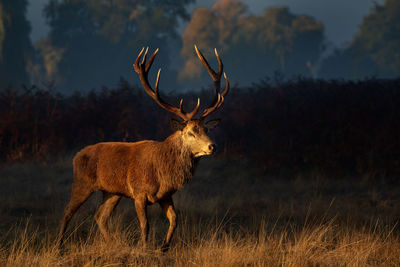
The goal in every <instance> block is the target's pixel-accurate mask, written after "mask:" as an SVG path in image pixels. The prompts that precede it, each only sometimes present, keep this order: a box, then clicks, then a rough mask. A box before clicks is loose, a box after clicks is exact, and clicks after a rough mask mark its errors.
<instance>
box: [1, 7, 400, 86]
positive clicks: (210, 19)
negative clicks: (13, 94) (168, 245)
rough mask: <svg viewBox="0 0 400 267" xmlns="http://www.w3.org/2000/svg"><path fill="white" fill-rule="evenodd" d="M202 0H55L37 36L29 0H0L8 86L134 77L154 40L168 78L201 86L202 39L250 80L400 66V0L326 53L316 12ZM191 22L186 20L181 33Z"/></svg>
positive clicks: (352, 74) (351, 75) (381, 72)
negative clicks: (202, 1)
mask: <svg viewBox="0 0 400 267" xmlns="http://www.w3.org/2000/svg"><path fill="white" fill-rule="evenodd" d="M193 2H194V0H180V1H176V0H170V1H158V0H151V1H149V0H118V1H115V0H106V1H92V0H49V2H48V4H47V5H46V7H45V9H44V11H43V12H44V13H43V14H44V16H45V18H46V22H47V24H48V26H49V27H50V32H49V34H48V36H47V37H45V38H43V39H41V40H39V41H37V42H36V43H34V44H32V43H31V41H30V38H29V34H30V24H29V22H28V21H27V19H26V7H27V4H28V2H27V0H13V1H8V0H0V88H5V87H8V86H10V85H15V86H19V85H20V84H25V85H27V86H28V85H29V84H39V85H42V84H43V83H47V82H51V81H55V82H56V84H57V87H58V88H59V89H61V90H62V91H63V92H67V93H73V92H74V91H86V92H87V91H89V90H90V89H92V88H100V87H101V86H102V85H107V86H112V85H115V84H116V83H117V81H118V80H119V78H120V77H124V78H125V79H127V80H129V81H130V82H131V83H134V82H135V81H136V80H135V79H136V76H135V75H133V72H132V63H133V60H134V57H135V56H136V54H137V52H138V51H139V50H140V48H141V47H142V46H143V45H151V47H154V48H156V47H160V48H161V51H162V52H161V53H159V58H158V62H160V63H159V64H160V65H161V66H163V74H164V75H163V84H165V85H166V88H169V89H170V90H176V89H177V88H182V87H183V86H184V85H186V86H189V87H188V89H193V88H195V87H194V85H195V84H196V85H197V84H198V82H199V81H202V79H203V76H204V75H205V73H204V71H203V70H202V68H201V65H200V64H199V62H197V59H196V58H195V56H194V53H193V45H194V44H195V43H197V44H198V46H199V47H201V48H202V49H203V51H205V54H207V53H212V48H214V47H217V48H218V49H219V51H220V54H221V57H222V58H223V59H224V62H225V63H226V64H225V65H226V70H227V73H229V74H230V78H231V80H232V81H233V82H237V83H239V84H242V85H245V84H247V85H248V84H251V83H252V82H256V81H258V80H260V79H262V78H265V77H267V76H273V75H274V73H276V72H279V73H282V75H284V76H285V77H288V78H292V77H294V76H298V75H302V76H306V77H314V78H315V77H318V78H327V79H332V78H343V79H361V78H364V77H366V76H368V77H384V78H393V77H397V76H398V75H399V73H400V59H399V49H398V47H400V45H399V42H400V41H399V40H400V37H399V35H398V28H399V25H400V20H399V18H400V1H399V0H386V1H385V2H384V3H382V4H375V6H374V8H373V9H372V10H371V12H370V14H368V15H367V16H365V18H364V20H363V22H362V24H361V26H360V30H359V33H358V34H357V35H356V36H355V37H354V39H353V41H352V42H351V43H350V44H349V45H347V46H345V47H341V48H337V49H336V50H335V51H334V53H333V54H331V55H330V56H328V57H327V58H325V59H324V58H322V57H321V55H322V54H323V53H324V52H325V50H326V46H327V40H326V39H325V36H324V26H323V25H322V23H321V22H318V21H317V20H316V19H315V18H313V17H311V16H308V15H299V14H293V13H292V12H291V11H290V10H289V9H288V8H287V7H283V6H278V7H271V8H267V9H266V10H265V11H264V12H263V13H262V14H260V15H254V14H250V13H249V12H248V11H247V6H246V5H245V2H242V1H238V0H220V1H217V2H216V3H215V4H214V5H213V6H212V7H211V8H201V7H200V8H197V9H195V10H194V11H193V13H192V14H189V13H188V11H187V7H188V5H190V4H192V3H193ZM182 23H187V26H186V28H185V29H184V31H183V33H182V34H181V33H180V31H179V30H178V28H179V26H180V25H182ZM207 49H208V50H209V51H207ZM179 65H183V66H184V67H183V68H181V69H178V68H177V67H176V66H179ZM164 66H168V67H165V68H164ZM174 66H175V67H174ZM197 87H198V86H196V88H197Z"/></svg>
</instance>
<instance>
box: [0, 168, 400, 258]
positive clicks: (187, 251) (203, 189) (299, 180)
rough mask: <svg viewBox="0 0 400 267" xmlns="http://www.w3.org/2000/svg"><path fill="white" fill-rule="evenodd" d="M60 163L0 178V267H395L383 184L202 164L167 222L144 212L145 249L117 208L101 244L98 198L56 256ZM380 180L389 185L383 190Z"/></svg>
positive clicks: (62, 184) (395, 232)
mask: <svg viewBox="0 0 400 267" xmlns="http://www.w3.org/2000/svg"><path fill="white" fill-rule="evenodd" d="M70 171H71V168H70V165H69V163H68V161H62V162H58V163H55V164H53V165H52V166H41V165H34V164H31V165H30V164H24V165H12V166H2V167H1V169H0V188H1V195H0V201H1V202H0V210H1V215H0V221H1V225H0V234H1V235H0V266H399V265H400V236H399V227H398V225H397V222H398V219H399V218H400V216H399V208H398V207H399V202H400V201H399V196H398V192H399V188H400V186H399V185H398V184H397V183H394V182H393V179H389V180H388V179H383V178H380V177H375V176H374V177H372V175H370V176H364V177H358V178H353V179H347V178H346V177H341V178H340V179H332V178H329V177H327V176H324V175H323V174H321V173H319V172H316V171H314V172H311V173H303V174H301V175H298V176H296V177H283V175H280V176H277V177H272V176H268V175H262V174H260V173H258V172H257V171H256V170H255V169H252V168H249V165H247V164H237V163H235V164H229V163H225V162H221V161H214V162H205V163H204V164H202V166H200V167H199V172H198V174H197V175H196V177H195V178H194V180H193V181H192V182H191V183H190V184H188V185H187V186H186V187H185V189H184V190H183V191H181V192H179V193H177V195H176V196H175V200H176V206H177V208H178V210H179V211H180V212H179V215H180V216H179V218H180V220H179V224H178V229H177V231H176V234H175V236H174V240H173V244H172V247H171V249H170V250H169V251H168V252H167V253H161V252H160V250H159V249H158V248H159V245H160V243H161V240H162V238H163V235H164V234H165V232H166V229H167V221H166V219H165V218H164V217H163V215H162V213H161V212H160V211H159V209H158V207H151V208H150V229H151V231H150V244H149V245H148V246H147V248H146V249H144V248H142V246H140V245H138V244H137V240H138V238H139V232H138V225H137V221H136V216H135V213H134V209H133V207H132V206H133V205H132V201H128V200H124V201H122V203H121V204H120V206H119V207H118V208H117V212H116V214H115V216H114V218H113V219H112V223H111V224H110V228H111V231H112V233H113V237H114V239H113V240H112V241H107V242H106V241H104V240H103V239H102V238H101V236H100V235H99V233H98V231H97V228H96V226H95V225H94V223H93V217H92V216H93V213H94V210H95V208H96V207H97V206H98V204H99V197H100V196H99V195H96V196H94V197H92V198H91V200H90V201H89V203H87V204H85V205H84V206H83V207H82V208H81V209H80V210H79V212H78V214H77V217H76V218H74V219H73V222H72V225H71V227H70V228H69V231H68V233H67V234H68V238H67V240H66V243H65V245H64V247H62V248H61V249H59V248H57V247H55V245H54V238H55V233H56V231H57V225H58V222H59V220H60V218H61V214H62V208H63V207H64V205H65V203H66V201H67V199H68V197H69V196H68V192H69V189H70V183H71V174H70ZM388 181H392V183H391V184H388Z"/></svg>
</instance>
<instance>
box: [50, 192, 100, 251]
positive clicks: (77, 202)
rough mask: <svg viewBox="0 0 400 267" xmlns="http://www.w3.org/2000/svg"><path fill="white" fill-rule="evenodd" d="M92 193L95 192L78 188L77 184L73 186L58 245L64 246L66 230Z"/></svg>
mask: <svg viewBox="0 0 400 267" xmlns="http://www.w3.org/2000/svg"><path fill="white" fill-rule="evenodd" d="M92 193H93V190H92V189H91V188H88V187H87V186H78V185H76V184H73V185H72V192H71V199H70V201H69V203H68V205H67V206H66V207H65V210H64V217H63V219H62V220H61V225H60V231H59V233H58V239H57V243H58V244H59V245H61V244H62V241H63V236H64V233H65V230H66V229H67V226H68V223H69V221H70V220H71V219H72V216H73V215H74V214H75V212H76V211H77V210H78V209H79V207H80V206H81V205H82V204H83V203H84V202H85V201H86V200H87V199H88V198H89V197H90V195H91V194H92Z"/></svg>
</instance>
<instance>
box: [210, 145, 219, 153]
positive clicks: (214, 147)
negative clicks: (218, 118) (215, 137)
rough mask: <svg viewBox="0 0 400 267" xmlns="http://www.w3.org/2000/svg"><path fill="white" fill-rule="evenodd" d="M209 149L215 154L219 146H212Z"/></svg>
mask: <svg viewBox="0 0 400 267" xmlns="http://www.w3.org/2000/svg"><path fill="white" fill-rule="evenodd" d="M208 149H209V150H210V152H212V153H214V152H215V151H216V150H217V145H216V144H211V145H209V146H208Z"/></svg>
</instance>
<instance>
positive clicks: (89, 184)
mask: <svg viewBox="0 0 400 267" xmlns="http://www.w3.org/2000/svg"><path fill="white" fill-rule="evenodd" d="M203 124H204V123H203V122H202V121H195V120H194V121H190V122H188V123H187V125H186V126H185V127H184V128H183V129H182V130H178V131H176V132H175V133H174V134H172V135H171V136H169V137H168V138H167V139H165V140H164V141H163V142H157V141H151V140H145V141H140V142H135V143H127V142H107V143H98V144H95V145H90V146H87V147H85V148H83V149H82V150H81V151H79V152H78V153H77V154H76V156H75V157H74V159H73V166H74V181H73V185H72V192H71V200H70V202H69V203H68V205H67V207H66V209H65V213H64V218H63V220H62V223H61V228H60V232H59V241H60V242H61V241H62V239H63V234H64V232H65V229H66V227H67V224H68V222H69V221H70V219H71V218H72V216H73V214H74V213H75V212H76V210H77V209H78V208H79V207H80V205H81V204H82V203H84V202H85V201H86V199H87V198H88V197H89V196H90V195H91V194H92V193H93V192H94V191H97V190H101V191H103V193H104V200H103V203H102V205H101V206H100V208H99V209H98V211H97V212H96V215H95V218H96V221H97V223H98V225H99V228H100V231H101V233H102V234H103V235H104V236H105V237H106V238H109V236H108V231H107V229H106V225H105V224H106V221H107V219H108V217H109V216H110V214H111V212H112V211H113V209H114V208H115V206H116V205H117V204H118V202H119V200H120V198H121V196H126V197H129V198H132V199H134V200H135V206H136V210H137V213H138V218H139V221H140V225H141V228H142V240H143V241H144V242H145V241H146V239H147V231H148V226H147V216H146V206H147V205H148V204H153V203H156V202H158V203H159V204H160V206H161V207H162V208H163V210H164V211H165V213H166V215H167V217H168V219H169V221H170V229H169V231H168V233H167V237H166V240H165V242H164V247H166V246H168V244H169V242H170V239H171V237H172V234H173V231H174V229H175V227H176V213H175V210H174V207H173V202H172V198H171V196H172V194H174V193H175V192H176V190H178V189H180V188H181V187H182V186H183V185H184V184H185V183H187V182H188V181H189V180H190V179H191V177H192V176H193V172H194V171H195V168H196V166H197V162H198V159H199V157H200V156H203V155H209V154H212V153H213V152H214V147H211V146H213V144H212V142H211V140H210V139H209V137H208V136H207V135H206V134H205V130H204V127H206V126H205V125H203Z"/></svg>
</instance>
